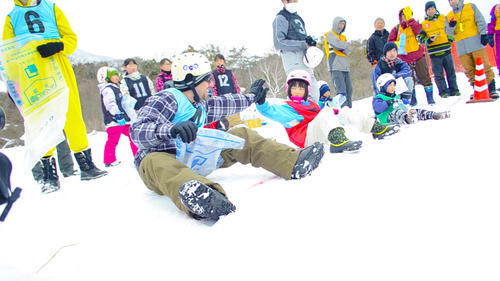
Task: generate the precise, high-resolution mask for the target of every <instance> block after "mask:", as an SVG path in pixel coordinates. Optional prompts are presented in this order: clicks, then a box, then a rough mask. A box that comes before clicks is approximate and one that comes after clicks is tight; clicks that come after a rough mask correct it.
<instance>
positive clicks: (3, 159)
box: [0, 153, 21, 221]
mask: <svg viewBox="0 0 500 281" xmlns="http://www.w3.org/2000/svg"><path fill="white" fill-rule="evenodd" d="M11 172H12V163H11V162H10V160H9V158H8V157H7V156H5V155H4V154H3V153H0V205H5V207H4V209H3V211H2V212H0V221H5V219H6V217H7V215H8V214H9V211H10V209H11V208H12V205H13V204H14V202H16V200H17V199H19V196H20V195H21V188H19V187H16V189H14V191H12V189H11V186H10V173H11Z"/></svg>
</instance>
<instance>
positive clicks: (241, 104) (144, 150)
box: [130, 92, 255, 169]
mask: <svg viewBox="0 0 500 281" xmlns="http://www.w3.org/2000/svg"><path fill="white" fill-rule="evenodd" d="M254 100H255V95H254V94H247V95H223V96H217V97H212V98H210V99H208V100H207V101H204V102H201V103H199V104H196V105H195V106H196V107H197V106H202V107H203V109H204V110H205V112H206V113H207V119H206V120H205V124H209V123H212V122H214V121H218V120H220V119H221V118H222V117H225V116H229V115H233V114H236V113H238V112H240V111H243V110H244V109H245V108H247V107H249V106H250V105H251V104H252V103H253V102H254ZM178 109H179V107H178V103H177V100H176V99H175V96H174V94H173V93H170V92H160V93H158V94H156V95H154V96H151V97H149V98H148V99H147V100H146V102H145V103H144V106H143V107H141V109H139V112H138V114H137V120H136V121H135V122H134V123H133V124H132V125H131V126H130V138H131V139H132V141H133V142H134V143H135V145H137V147H138V148H139V151H138V152H137V154H136V156H135V160H134V162H135V166H136V167H137V169H138V168H139V165H140V164H141V161H142V159H144V157H145V156H146V155H147V154H149V153H152V152H168V153H173V154H175V142H174V141H173V140H172V135H171V134H170V130H171V129H172V127H173V126H174V123H173V122H172V121H173V120H174V118H175V115H176V114H177V111H178Z"/></svg>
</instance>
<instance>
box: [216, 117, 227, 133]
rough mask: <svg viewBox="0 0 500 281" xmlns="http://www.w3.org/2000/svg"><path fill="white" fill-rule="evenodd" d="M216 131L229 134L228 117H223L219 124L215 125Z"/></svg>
mask: <svg viewBox="0 0 500 281" xmlns="http://www.w3.org/2000/svg"><path fill="white" fill-rule="evenodd" d="M215 129H217V130H221V131H224V132H227V130H229V120H227V118H226V117H222V118H221V119H220V120H219V121H217V124H215Z"/></svg>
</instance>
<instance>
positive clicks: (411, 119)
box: [405, 108, 418, 124]
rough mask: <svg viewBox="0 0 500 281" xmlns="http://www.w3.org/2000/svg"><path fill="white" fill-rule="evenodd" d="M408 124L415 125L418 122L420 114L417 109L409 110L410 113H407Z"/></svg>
mask: <svg viewBox="0 0 500 281" xmlns="http://www.w3.org/2000/svg"><path fill="white" fill-rule="evenodd" d="M405 119H406V123H407V124H413V123H416V122H417V121H418V112H417V110H415V109H413V108H412V109H410V110H408V112H407V113H406V117H405Z"/></svg>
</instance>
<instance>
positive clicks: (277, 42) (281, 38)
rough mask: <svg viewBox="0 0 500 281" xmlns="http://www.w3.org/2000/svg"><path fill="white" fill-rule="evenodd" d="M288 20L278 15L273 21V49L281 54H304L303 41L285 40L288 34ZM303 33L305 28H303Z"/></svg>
mask: <svg viewBox="0 0 500 281" xmlns="http://www.w3.org/2000/svg"><path fill="white" fill-rule="evenodd" d="M288 25H289V23H288V20H287V19H286V18H285V17H284V16H282V15H280V14H278V15H277V16H276V18H275V19H274V21H273V41H274V48H276V50H279V51H281V52H304V51H305V50H306V48H307V47H306V41H305V40H291V39H287V34H288ZM304 33H305V27H304Z"/></svg>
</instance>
